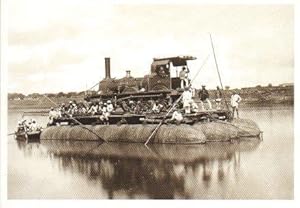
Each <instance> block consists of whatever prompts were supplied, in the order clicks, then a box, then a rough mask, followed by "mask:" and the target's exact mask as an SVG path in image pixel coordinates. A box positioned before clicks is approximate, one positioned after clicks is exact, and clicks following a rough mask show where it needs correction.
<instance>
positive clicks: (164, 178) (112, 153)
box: [18, 139, 260, 199]
mask: <svg viewBox="0 0 300 208" xmlns="http://www.w3.org/2000/svg"><path fill="white" fill-rule="evenodd" d="M259 144H260V141H259V140H256V139H255V140H253V139H252V140H246V139H245V140H243V141H240V142H236V143H208V144H205V145H148V146H147V147H146V146H144V145H143V144H129V143H103V144H101V143H98V142H83V141H55V140H44V141H41V142H40V143H28V144H26V143H24V142H18V148H19V149H20V150H21V151H22V152H23V153H24V156H25V157H26V156H28V157H31V156H32V155H33V154H36V152H38V154H42V155H44V156H47V157H49V158H51V160H52V161H53V162H54V163H57V164H58V166H59V169H60V170H61V171H64V172H72V173H76V174H79V175H81V176H83V177H84V178H85V179H86V180H88V181H89V182H92V183H99V185H100V186H102V187H101V188H102V189H104V190H105V191H106V193H107V196H108V198H120V197H121V195H122V197H124V195H125V197H126V198H154V199H171V198H193V196H192V193H193V191H192V190H190V188H189V187H191V186H189V184H191V183H192V184H193V183H195V181H197V184H198V186H199V183H200V184H201V185H202V186H203V188H204V189H205V188H206V189H207V188H209V187H210V186H211V185H212V183H215V181H214V182H213V180H214V179H213V178H214V177H213V176H215V178H216V180H217V182H218V183H222V182H223V181H226V178H227V177H231V176H232V175H238V172H239V167H240V153H242V152H244V153H245V152H251V151H254V150H255V149H257V148H258V146H259ZM33 151H34V153H33Z"/></svg>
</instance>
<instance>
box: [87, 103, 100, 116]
mask: <svg viewBox="0 0 300 208" xmlns="http://www.w3.org/2000/svg"><path fill="white" fill-rule="evenodd" d="M97 112H98V105H97V104H96V103H93V104H92V106H91V107H90V109H89V111H88V113H89V114H91V115H95V114H96V113H97Z"/></svg>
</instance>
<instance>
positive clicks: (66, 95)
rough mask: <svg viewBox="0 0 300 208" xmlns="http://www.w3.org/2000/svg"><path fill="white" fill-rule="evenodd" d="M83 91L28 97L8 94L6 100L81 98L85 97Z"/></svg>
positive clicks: (19, 94) (29, 95)
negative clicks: (45, 97)
mask: <svg viewBox="0 0 300 208" xmlns="http://www.w3.org/2000/svg"><path fill="white" fill-rule="evenodd" d="M85 93H86V92H85V91H81V92H68V93H64V92H59V93H31V94H28V95H24V94H22V93H8V100H16V99H19V100H23V99H24V98H29V99H39V98H42V97H44V96H47V97H49V98H72V97H83V96H84V95H85Z"/></svg>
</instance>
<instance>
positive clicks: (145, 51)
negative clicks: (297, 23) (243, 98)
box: [8, 0, 294, 94]
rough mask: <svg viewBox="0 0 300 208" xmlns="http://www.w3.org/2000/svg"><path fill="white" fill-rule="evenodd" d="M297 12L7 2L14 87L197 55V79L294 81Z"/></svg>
mask: <svg viewBox="0 0 300 208" xmlns="http://www.w3.org/2000/svg"><path fill="white" fill-rule="evenodd" d="M293 18H294V11H293V7H292V6H286V5H285V6H283V5H273V6H272V5H251V6H246V5H244V6H242V5H235V6H232V5H201V4H164V5H163V4H159V5H158V4H157V5H155V4H135V5H134V4H116V5H112V4H103V3H101V2H100V1H97V0H95V1H93V0H90V1H84V0H75V1H74V0H73V1H65V0H48V1H44V0H26V1H24V0H9V1H8V40H9V47H8V58H9V60H8V64H9V65H8V83H9V84H8V91H9V92H22V93H25V94H28V93H32V92H40V93H41V92H60V91H64V92H68V91H83V90H85V89H86V88H87V87H91V86H92V85H93V84H95V83H96V82H97V81H99V80H100V79H102V78H103V77H104V57H106V56H109V57H111V66H112V67H111V68H112V72H111V74H112V77H117V78H121V77H123V76H125V70H131V71H132V75H133V76H137V77H138V76H144V75H145V74H147V73H149V71H150V64H151V62H152V58H153V57H161V56H177V55H193V56H196V57H198V59H197V60H195V61H192V62H190V69H191V70H192V72H191V77H193V75H194V74H195V73H196V72H197V70H198V69H199V67H200V65H201V64H202V62H203V59H204V58H205V57H206V56H207V54H211V56H210V58H209V60H208V62H207V64H206V65H205V67H204V68H203V69H202V71H201V72H200V73H199V75H198V76H197V78H196V80H195V82H194V86H195V87H199V86H201V84H206V85H207V86H208V88H214V87H215V86H216V85H218V84H219V82H218V77H217V72H216V68H215V65H214V60H213V55H212V49H211V46H210V42H209V33H211V34H212V36H213V40H214V44H215V51H216V55H217V59H218V63H219V68H220V71H221V74H222V78H223V84H224V85H229V86H231V87H244V86H255V85H258V84H262V85H266V84H268V83H272V84H274V85H277V84H280V83H285V82H293V76H294V72H293V70H294V69H293V67H294V29H293V28H294V20H293Z"/></svg>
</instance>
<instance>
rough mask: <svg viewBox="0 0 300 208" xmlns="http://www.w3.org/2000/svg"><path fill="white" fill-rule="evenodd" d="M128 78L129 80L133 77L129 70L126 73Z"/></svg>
mask: <svg viewBox="0 0 300 208" xmlns="http://www.w3.org/2000/svg"><path fill="white" fill-rule="evenodd" d="M126 77H127V78H130V77H131V75H130V70H127V71H126Z"/></svg>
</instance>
